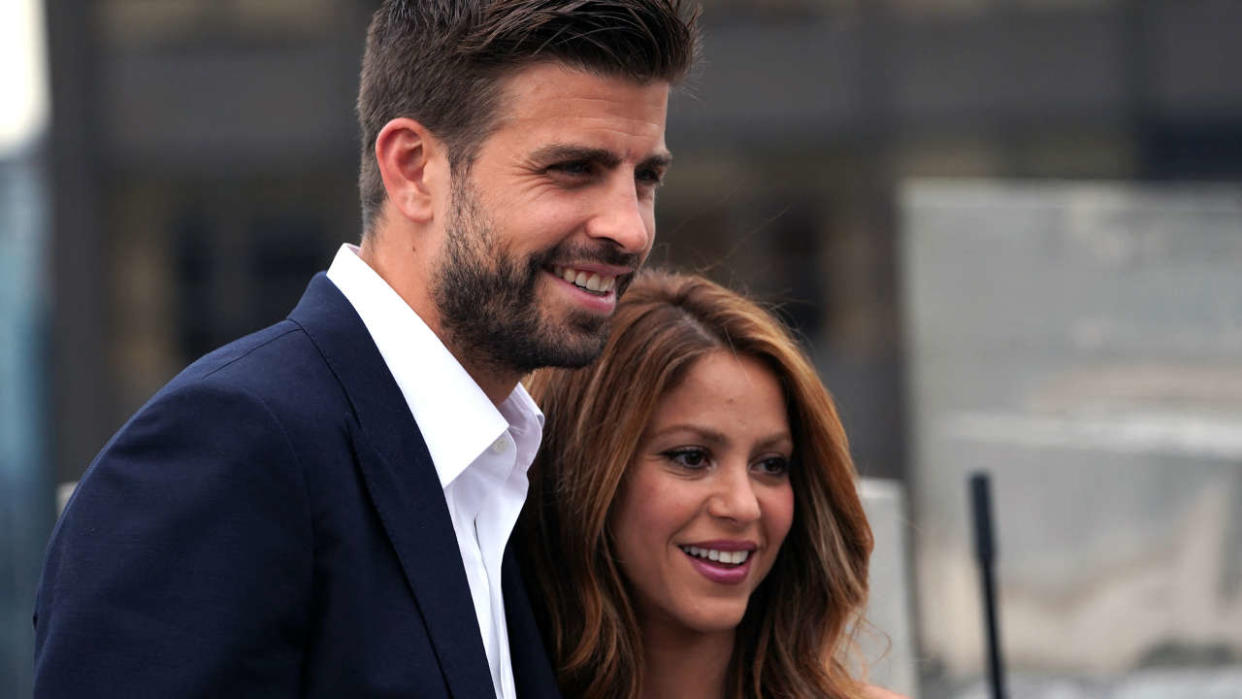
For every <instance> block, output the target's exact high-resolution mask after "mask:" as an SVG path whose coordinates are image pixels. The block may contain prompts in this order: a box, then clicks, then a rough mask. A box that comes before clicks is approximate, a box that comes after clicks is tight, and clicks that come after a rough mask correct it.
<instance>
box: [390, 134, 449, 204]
mask: <svg viewBox="0 0 1242 699" xmlns="http://www.w3.org/2000/svg"><path fill="white" fill-rule="evenodd" d="M375 161H376V163H377V164H378V165H379V171H380V177H381V178H382V179H383V180H384V189H385V191H386V192H387V193H388V203H389V205H390V206H391V207H392V209H393V210H394V211H396V212H400V214H401V215H402V216H404V217H405V218H407V219H409V220H411V221H414V222H418V223H427V222H430V221H431V220H433V219H434V218H435V216H436V202H437V201H440V200H442V199H443V197H442V196H441V193H440V192H439V189H440V188H441V187H444V186H447V184H448V178H447V174H448V161H447V158H446V157H445V153H444V146H443V144H442V143H441V142H440V141H439V139H437V138H436V137H435V136H434V135H433V134H432V133H431V131H430V130H428V129H427V127H425V126H423V125H422V124H421V123H419V122H417V121H415V120H413V119H408V118H405V117H401V118H397V119H393V120H392V121H390V122H388V123H387V124H384V128H382V129H380V132H379V134H377V135H376V137H375Z"/></svg>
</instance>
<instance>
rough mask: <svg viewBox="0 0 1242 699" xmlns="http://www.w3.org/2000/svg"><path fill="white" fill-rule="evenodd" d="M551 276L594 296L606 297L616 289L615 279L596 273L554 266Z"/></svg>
mask: <svg viewBox="0 0 1242 699" xmlns="http://www.w3.org/2000/svg"><path fill="white" fill-rule="evenodd" d="M552 274H554V275H556V276H558V277H560V278H561V279H564V280H565V281H567V282H569V283H570V284H573V285H574V286H576V287H578V288H579V289H581V290H583V291H585V292H587V293H589V294H594V295H596V296H607V295H608V294H610V293H612V290H613V289H615V288H616V287H617V278H616V277H615V276H609V275H605V274H600V273H598V272H588V271H586V270H581V269H575V268H573V267H562V266H559V265H554V266H553V267H552Z"/></svg>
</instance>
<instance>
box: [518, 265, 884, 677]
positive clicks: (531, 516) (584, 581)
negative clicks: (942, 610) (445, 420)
mask: <svg viewBox="0 0 1242 699" xmlns="http://www.w3.org/2000/svg"><path fill="white" fill-rule="evenodd" d="M717 351H726V352H732V353H735V354H737V355H741V356H746V357H750V358H754V359H756V360H758V361H760V362H762V363H764V364H765V365H766V366H767V367H769V368H770V369H771V370H772V371H773V372H774V373H775V374H776V376H777V377H778V378H779V380H780V383H781V385H782V388H783V390H784V393H785V401H786V404H787V408H788V411H789V423H790V428H791V430H792V431H793V435H794V457H793V464H792V469H791V471H790V478H791V482H792V485H793V490H794V503H795V504H794V521H793V526H792V527H791V529H790V531H789V534H788V536H787V537H786V539H785V542H784V544H783V546H782V548H781V551H780V553H779V555H778V556H777V560H776V562H775V564H774V565H773V567H772V570H771V572H770V573H769V574H768V577H767V578H766V579H765V580H764V582H763V583H762V584H761V585H760V586H759V587H758V589H757V590H756V591H755V593H754V594H753V595H752V597H751V599H750V603H749V605H748V607H747V611H746V614H745V615H744V617H743V619H742V622H741V625H740V626H739V628H738V630H737V634H736V641H735V645H734V650H733V657H732V660H731V662H730V669H729V673H730V674H729V680H728V682H729V696H730V697H731V698H736V699H742V698H749V697H755V698H758V697H855V696H859V695H860V693H861V691H862V689H861V684H859V683H858V682H857V681H856V680H855V679H854V678H852V677H851V676H850V674H849V670H848V669H847V668H848V662H847V655H848V651H849V649H850V647H851V646H852V639H851V637H850V629H851V628H852V626H853V622H854V621H855V620H856V619H857V618H858V616H859V614H860V612H861V609H862V607H863V605H864V603H865V601H866V596H867V562H868V559H869V557H870V554H871V547H872V539H871V529H870V527H869V526H868V524H867V519H866V516H865V515H864V514H863V510H862V504H861V503H860V501H859V498H858V494H857V492H856V479H857V475H856V472H855V470H854V465H853V461H852V460H851V458H850V453H849V445H848V443H847V441H846V437H845V431H844V428H843V427H842V426H841V421H840V419H839V418H838V416H837V411H836V407H835V406H834V404H833V401H832V398H831V397H830V396H829V395H828V392H827V390H826V389H825V388H824V386H823V384H822V383H821V382H820V380H819V377H818V376H817V374H816V373H815V370H814V368H813V367H812V365H811V363H810V362H809V361H808V360H807V358H806V356H805V354H804V353H803V352H802V351H801V349H800V348H799V347H798V345H797V342H796V341H795V340H794V339H793V338H792V337H791V336H790V334H789V333H788V332H787V330H786V329H785V327H784V326H783V325H782V324H781V323H780V322H779V321H778V320H777V319H776V318H774V317H773V316H772V315H771V314H769V313H768V312H766V311H765V310H764V309H762V308H760V307H759V306H758V305H757V304H755V303H754V302H752V301H750V300H748V299H746V298H745V297H743V296H741V295H739V294H737V293H734V292H732V291H729V290H728V289H725V288H724V287H722V286H719V285H717V284H715V283H713V282H711V281H708V280H706V279H703V278H701V277H697V276H688V275H678V274H671V273H666V272H642V273H640V274H639V275H638V276H637V277H636V278H635V280H634V282H633V284H631V286H630V288H629V290H628V292H627V293H626V295H625V297H624V298H623V300H622V301H621V302H620V304H619V305H618V308H617V312H616V315H615V317H614V319H613V329H612V335H611V337H610V339H609V341H608V344H607V346H606V347H605V349H604V352H603V354H602V355H601V356H600V357H599V359H598V360H597V361H596V362H595V363H594V364H592V365H590V366H587V367H584V368H582V369H546V370H542V371H539V372H536V373H535V374H534V375H533V376H532V377H531V379H530V381H529V389H530V392H531V394H532V395H533V396H534V397H535V400H536V401H537V402H538V403H539V405H540V406H541V407H542V409H543V411H544V413H545V415H546V419H547V422H546V424H545V427H544V443H543V447H542V449H541V450H540V452H539V456H538V457H537V458H536V461H535V464H534V466H532V468H531V472H530V477H531V490H530V495H529V497H528V499H527V503H526V508H525V510H523V512H522V517H521V520H520V522H519V525H518V526H519V534H518V536H519V540H520V542H521V550H522V557H523V559H522V565H523V569H524V570H525V572H526V575H527V578H528V580H529V582H530V585H529V589H530V591H531V597H532V602H533V603H534V605H535V608H536V615H537V616H538V618H539V622H540V626H541V628H542V630H543V634H544V641H545V644H546V646H547V650H548V652H549V654H550V656H551V658H552V662H553V666H554V668H555V670H556V673H557V677H558V680H559V682H560V684H561V690H562V692H563V693H564V694H565V696H566V697H590V698H591V699H603V698H613V697H615V698H616V699H633V698H635V697H637V696H638V691H639V688H640V687H641V684H642V677H643V651H642V647H641V643H642V640H641V634H640V632H639V628H638V621H637V618H636V616H635V611H634V607H633V602H632V599H631V594H630V591H629V589H628V587H627V583H626V581H625V575H624V572H623V571H622V570H620V569H619V568H618V566H617V558H616V556H615V555H614V546H613V540H612V535H611V533H610V531H609V528H608V519H609V512H610V510H611V508H612V506H613V503H614V500H615V499H616V494H617V491H618V489H619V487H620V486H621V483H622V480H623V478H624V475H625V471H626V469H627V467H628V466H629V464H630V462H631V461H632V460H633V458H634V454H635V452H636V450H637V449H638V445H639V442H640V440H641V438H642V436H643V433H644V431H645V430H646V427H647V423H648V421H649V419H650V417H651V415H652V413H653V412H654V411H655V408H656V406H657V404H658V403H659V401H660V400H661V398H662V397H663V396H664V395H665V394H666V393H667V392H668V391H669V390H670V389H672V388H674V387H675V386H676V385H677V384H678V382H679V381H680V380H681V378H682V377H683V376H685V374H686V373H687V370H688V369H689V367H690V366H692V365H693V364H694V362H695V361H696V360H698V359H699V358H700V357H703V356H704V355H706V354H708V353H711V352H717Z"/></svg>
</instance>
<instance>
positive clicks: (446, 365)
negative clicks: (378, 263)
mask: <svg viewBox="0 0 1242 699" xmlns="http://www.w3.org/2000/svg"><path fill="white" fill-rule="evenodd" d="M328 279H329V280H330V281H331V282H332V283H333V284H335V285H336V287H337V288H338V289H340V291H341V293H342V294H343V295H344V296H345V298H346V299H347V300H348V301H349V303H350V305H352V306H353V307H354V310H355V311H357V312H358V315H359V316H360V317H361V318H362V323H363V325H365V326H366V328H367V332H369V333H370V335H371V339H372V340H373V341H374V342H375V346H376V348H377V349H378V350H379V353H380V356H382V357H383V358H384V363H385V364H387V365H388V370H389V372H391V373H392V377H393V379H394V380H395V381H396V382H397V387H398V388H399V389H400V390H401V395H402V396H403V397H404V398H405V401H406V404H407V405H408V406H409V408H410V413H411V414H412V415H413V416H414V421H415V422H416V423H418V429H419V431H420V432H421V433H422V435H423V441H424V442H426V444H427V451H428V452H429V453H430V454H431V460H432V463H434V464H435V467H436V472H437V474H438V475H439V477H440V486H441V487H448V485H449V484H450V483H452V482H453V481H454V480H455V479H456V478H457V477H458V476H460V475H461V473H462V471H464V470H465V469H466V467H467V466H469V465H470V464H471V463H472V462H474V460H475V459H476V458H478V456H479V455H480V454H482V453H483V452H484V450H486V449H487V448H488V447H490V446H491V445H492V444H493V443H494V442H495V441H496V440H497V439H498V438H499V437H501V436H502V435H503V434H504V433H505V431H506V430H510V429H511V431H512V433H513V437H514V442H515V443H516V445H517V449H518V460H517V463H518V466H520V467H521V468H522V469H523V470H525V469H526V468H529V466H530V462H531V461H532V460H533V459H534V455H535V454H534V452H535V451H536V450H537V449H538V447H539V440H540V437H541V435H542V431H543V429H542V428H543V413H542V412H541V411H540V410H539V408H538V406H536V405H535V402H534V400H533V399H531V397H530V394H528V393H527V392H526V389H525V388H524V387H523V386H522V385H521V384H520V383H519V384H518V385H517V386H516V387H515V388H514V389H513V392H512V393H510V394H509V396H508V397H507V398H505V400H504V401H502V402H501V403H500V406H499V409H498V408H497V406H496V405H494V404H493V403H492V402H491V400H489V399H488V397H487V394H485V393H484V392H483V389H481V388H479V385H478V384H476V383H475V382H474V379H473V378H471V377H470V374H469V373H467V372H466V369H465V368H464V367H462V365H461V363H460V362H458V361H457V358H456V357H454V356H453V354H452V353H451V352H449V350H448V348H447V347H445V346H444V343H443V342H441V341H440V338H439V337H437V336H436V334H435V333H434V332H432V330H431V328H429V327H428V326H427V324H426V323H425V322H423V319H422V318H420V317H419V316H418V314H417V313H415V312H414V309H412V308H410V306H409V304H407V303H406V302H405V300H404V299H402V298H401V296H400V295H398V294H397V292H396V291H394V290H393V288H392V287H391V286H389V285H388V283H387V282H385V281H384V279H383V278H382V277H380V276H379V274H377V273H376V272H375V270H373V269H371V267H370V266H369V265H368V264H367V263H366V262H364V261H363V260H362V258H361V257H359V256H358V248H357V247H356V246H353V245H350V244H348V243H346V244H344V245H342V246H341V248H340V250H338V251H337V253H336V258H335V259H333V260H332V266H331V267H329V268H328Z"/></svg>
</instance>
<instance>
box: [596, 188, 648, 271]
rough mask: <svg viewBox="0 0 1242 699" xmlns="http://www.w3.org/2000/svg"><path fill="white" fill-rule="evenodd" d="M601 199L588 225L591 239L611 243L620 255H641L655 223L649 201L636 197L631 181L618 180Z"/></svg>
mask: <svg viewBox="0 0 1242 699" xmlns="http://www.w3.org/2000/svg"><path fill="white" fill-rule="evenodd" d="M615 179H616V182H615V183H613V184H612V186H610V187H609V188H608V190H607V191H606V192H605V193H604V194H603V195H602V199H601V201H600V203H599V210H598V211H596V212H595V215H594V216H592V217H591V219H590V221H588V222H587V234H588V235H590V236H591V237H592V238H600V239H604V240H611V241H612V242H613V243H615V244H616V245H617V247H618V248H620V249H621V250H622V251H624V252H626V253H629V254H643V253H646V252H647V250H649V249H650V248H651V244H652V242H653V241H652V239H653V238H654V233H655V232H654V230H653V229H654V225H655V224H654V219H653V217H652V206H651V202H650V201H644V200H642V199H641V198H640V197H639V194H638V189H637V187H636V185H635V184H634V182H633V181H632V180H629V181H627V178H624V177H617V178H615Z"/></svg>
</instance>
